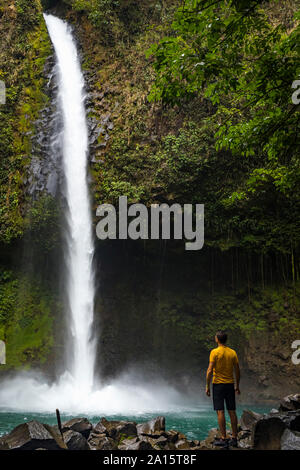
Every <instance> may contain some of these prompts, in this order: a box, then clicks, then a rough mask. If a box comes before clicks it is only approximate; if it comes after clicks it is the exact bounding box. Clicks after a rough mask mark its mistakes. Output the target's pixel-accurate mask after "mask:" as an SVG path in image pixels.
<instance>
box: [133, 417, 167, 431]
mask: <svg viewBox="0 0 300 470" xmlns="http://www.w3.org/2000/svg"><path fill="white" fill-rule="evenodd" d="M165 430H166V420H165V418H164V417H163V416H157V418H154V419H151V420H150V421H147V422H146V423H141V424H138V425H137V433H138V434H145V435H156V434H157V433H159V432H162V431H165Z"/></svg>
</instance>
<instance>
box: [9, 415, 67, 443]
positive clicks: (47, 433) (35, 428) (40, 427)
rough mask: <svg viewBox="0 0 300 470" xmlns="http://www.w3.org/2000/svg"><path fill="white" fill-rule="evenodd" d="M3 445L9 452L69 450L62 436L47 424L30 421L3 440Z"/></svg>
mask: <svg viewBox="0 0 300 470" xmlns="http://www.w3.org/2000/svg"><path fill="white" fill-rule="evenodd" d="M1 442H2V445H3V446H4V448H6V449H8V450H36V449H39V448H42V449H46V450H67V446H66V444H65V443H64V442H63V440H62V438H61V436H60V434H59V433H58V432H57V431H56V430H55V429H54V428H53V427H52V426H49V425H47V424H42V423H39V422H38V421H29V422H28V423H23V424H20V425H19V426H17V427H16V428H15V429H13V430H12V431H11V432H10V433H9V434H7V435H6V436H3V437H2V438H1Z"/></svg>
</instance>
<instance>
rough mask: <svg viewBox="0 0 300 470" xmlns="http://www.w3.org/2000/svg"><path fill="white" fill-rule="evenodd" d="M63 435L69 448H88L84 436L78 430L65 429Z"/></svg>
mask: <svg viewBox="0 0 300 470" xmlns="http://www.w3.org/2000/svg"><path fill="white" fill-rule="evenodd" d="M63 437H64V442H65V444H66V446H67V447H68V449H69V450H90V448H89V445H88V442H87V440H86V438H85V437H84V436H83V435H82V434H80V432H76V431H71V430H70V431H66V432H64V433H63Z"/></svg>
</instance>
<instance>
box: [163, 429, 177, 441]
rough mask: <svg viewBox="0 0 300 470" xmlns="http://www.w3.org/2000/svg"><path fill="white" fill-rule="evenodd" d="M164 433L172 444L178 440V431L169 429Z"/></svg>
mask: <svg viewBox="0 0 300 470" xmlns="http://www.w3.org/2000/svg"><path fill="white" fill-rule="evenodd" d="M165 435H166V436H167V438H168V442H172V443H173V444H174V443H175V442H176V441H177V440H178V436H179V432H178V431H174V430H173V429H171V430H170V431H166V432H165Z"/></svg>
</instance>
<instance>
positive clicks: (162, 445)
mask: <svg viewBox="0 0 300 470" xmlns="http://www.w3.org/2000/svg"><path fill="white" fill-rule="evenodd" d="M139 440H141V441H144V442H148V443H149V444H150V445H151V446H152V448H153V449H156V450H162V449H167V450H171V449H173V450H175V449H176V447H175V445H174V444H172V445H171V449H170V446H169V444H170V443H169V442H168V438H167V437H166V436H165V435H161V436H159V437H152V436H146V435H142V434H141V435H140V438H139Z"/></svg>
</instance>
